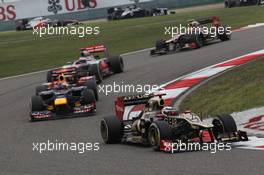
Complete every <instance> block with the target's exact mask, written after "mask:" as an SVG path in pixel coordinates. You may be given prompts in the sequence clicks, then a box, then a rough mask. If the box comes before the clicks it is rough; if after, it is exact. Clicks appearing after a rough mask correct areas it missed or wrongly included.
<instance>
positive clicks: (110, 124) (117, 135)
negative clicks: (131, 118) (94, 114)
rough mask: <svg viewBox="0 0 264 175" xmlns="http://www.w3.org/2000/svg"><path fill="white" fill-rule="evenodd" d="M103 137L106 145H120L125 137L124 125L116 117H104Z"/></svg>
mask: <svg viewBox="0 0 264 175" xmlns="http://www.w3.org/2000/svg"><path fill="white" fill-rule="evenodd" d="M100 131H101V136H102V138H103V141H104V143H106V144H113V143H119V142H120V141H121V139H122V137H123V131H124V129H123V124H122V123H121V122H120V121H119V119H118V118H117V117H116V116H109V117H104V118H103V119H102V120H101V123H100Z"/></svg>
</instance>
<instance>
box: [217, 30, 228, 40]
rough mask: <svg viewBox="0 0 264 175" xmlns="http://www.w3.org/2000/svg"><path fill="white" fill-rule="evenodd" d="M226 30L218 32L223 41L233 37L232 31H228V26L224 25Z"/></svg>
mask: <svg viewBox="0 0 264 175" xmlns="http://www.w3.org/2000/svg"><path fill="white" fill-rule="evenodd" d="M223 28H224V29H225V30H224V33H221V34H220V33H219V34H218V38H219V39H220V40H221V41H228V40H230V39H231V33H228V31H227V27H223Z"/></svg>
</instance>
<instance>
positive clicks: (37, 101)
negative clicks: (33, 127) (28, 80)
mask: <svg viewBox="0 0 264 175" xmlns="http://www.w3.org/2000/svg"><path fill="white" fill-rule="evenodd" d="M29 106H30V112H31V113H32V112H38V111H43V110H44V109H45V107H44V105H43V101H42V98H41V97H40V96H38V95H34V96H32V97H31V98H30V103H29ZM30 121H31V122H34V121H36V119H35V118H33V117H32V116H30Z"/></svg>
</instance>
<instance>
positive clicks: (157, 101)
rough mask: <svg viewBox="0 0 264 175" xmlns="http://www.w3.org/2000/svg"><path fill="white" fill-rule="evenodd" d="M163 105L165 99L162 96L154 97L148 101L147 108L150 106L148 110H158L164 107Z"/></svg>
mask: <svg viewBox="0 0 264 175" xmlns="http://www.w3.org/2000/svg"><path fill="white" fill-rule="evenodd" d="M163 105H164V100H163V99H162V98H159V97H154V98H152V99H150V100H149V101H148V105H147V108H148V111H150V112H151V111H158V110H161V109H162V108H163Z"/></svg>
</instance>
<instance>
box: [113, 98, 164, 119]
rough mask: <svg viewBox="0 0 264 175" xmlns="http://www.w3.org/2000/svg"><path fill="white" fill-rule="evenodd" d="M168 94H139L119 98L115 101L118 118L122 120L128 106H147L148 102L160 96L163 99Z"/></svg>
mask: <svg viewBox="0 0 264 175" xmlns="http://www.w3.org/2000/svg"><path fill="white" fill-rule="evenodd" d="M164 95H166V94H154V93H151V94H138V95H130V96H122V97H118V98H117V99H116V101H115V112H116V116H117V117H118V118H119V119H120V120H122V119H123V115H124V112H125V107H126V106H134V105H145V104H147V103H148V101H149V100H150V99H151V98H153V97H155V96H159V97H162V96H164Z"/></svg>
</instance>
